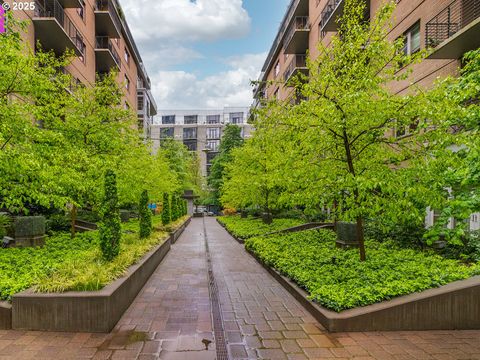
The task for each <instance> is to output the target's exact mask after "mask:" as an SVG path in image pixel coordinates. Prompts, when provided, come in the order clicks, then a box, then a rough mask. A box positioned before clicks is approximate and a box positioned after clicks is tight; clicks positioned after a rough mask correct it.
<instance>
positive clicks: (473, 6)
mask: <svg viewBox="0 0 480 360" xmlns="http://www.w3.org/2000/svg"><path fill="white" fill-rule="evenodd" d="M385 1H386V0H365V3H366V14H365V17H366V18H371V17H373V16H374V14H375V12H376V11H377V10H378V9H379V8H380V7H381V6H382V5H383V4H384V3H385ZM395 1H396V3H397V4H396V9H395V11H394V14H393V26H392V28H391V29H389V32H388V39H389V40H391V41H394V40H395V39H397V38H399V37H403V38H404V40H405V48H404V51H405V53H406V54H413V53H415V52H417V51H420V50H421V49H425V48H429V49H431V50H432V52H431V54H430V55H429V56H428V58H427V59H426V60H425V61H423V62H422V63H420V64H414V65H411V68H405V69H403V70H401V71H406V70H407V69H409V70H410V69H411V70H412V73H411V74H410V76H409V77H408V78H407V79H405V80H403V81H400V82H396V83H394V84H390V90H391V91H392V92H393V93H395V94H407V93H408V92H409V91H412V89H413V87H412V84H414V85H417V86H420V87H423V88H428V87H429V86H431V85H432V84H433V82H434V81H435V79H437V78H439V77H445V76H448V75H456V74H457V73H458V70H459V68H460V67H461V58H462V56H463V55H464V54H465V53H466V52H468V51H470V50H474V49H477V48H479V47H480V0H395ZM344 5H345V0H292V1H291V2H290V4H289V6H288V8H287V11H286V13H285V15H284V18H283V20H282V22H281V25H280V28H279V31H278V33H277V35H276V37H275V40H274V42H273V44H272V46H271V48H270V51H269V53H268V56H267V59H266V60H265V63H264V65H263V68H262V72H261V75H260V78H259V79H258V84H257V85H256V86H255V88H254V90H253V92H254V103H253V105H252V106H253V107H257V106H261V103H262V100H264V99H272V98H277V99H279V100H290V101H292V102H293V101H299V99H298V98H297V96H296V94H295V93H294V92H293V88H291V87H288V85H286V83H287V81H288V80H289V79H290V78H292V77H293V76H295V75H296V74H298V73H299V72H302V73H304V74H306V75H308V69H307V53H308V56H310V58H311V59H315V58H316V57H318V56H319V50H318V44H319V43H320V42H321V43H322V44H323V45H325V46H328V45H329V44H330V42H331V39H332V35H334V34H335V33H336V31H337V27H338V23H337V19H339V17H341V16H342V14H343V9H344ZM437 216H438V214H437V213H435V212H434V211H430V210H429V211H428V212H427V216H426V224H427V226H431V225H432V224H433V223H434V222H435V220H436V217H437ZM453 226H454V221H451V222H450V224H449V227H453ZM470 228H471V229H472V230H477V229H480V214H473V215H472V216H471V218H470Z"/></svg>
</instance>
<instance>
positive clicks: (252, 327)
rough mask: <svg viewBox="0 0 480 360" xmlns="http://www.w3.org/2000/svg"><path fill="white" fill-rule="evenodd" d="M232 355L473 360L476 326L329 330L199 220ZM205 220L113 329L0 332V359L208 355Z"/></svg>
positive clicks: (479, 340)
mask: <svg viewBox="0 0 480 360" xmlns="http://www.w3.org/2000/svg"><path fill="white" fill-rule="evenodd" d="M205 222H206V226H207V235H208V239H209V248H210V253H211V259H212V264H213V270H214V276H215V280H216V282H217V285H218V288H219V292H220V294H219V296H220V300H221V307H222V314H223V323H224V328H225V332H226V339H227V341H228V345H227V346H228V351H229V354H230V358H231V359H271V360H281V359H378V360H389V359H439V360H441V359H479V360H480V331H428V332H381V333H336V334H329V333H328V332H326V331H325V330H324V329H323V328H322V327H321V325H319V324H318V323H317V322H316V321H315V319H314V318H313V317H312V316H311V315H310V314H309V313H308V312H307V311H306V310H305V309H304V308H303V307H302V306H301V305H300V304H299V303H298V302H297V301H296V300H295V299H294V298H293V297H292V296H291V295H290V294H289V293H288V292H287V291H285V290H284V289H283V287H281V285H280V284H278V283H277V282H276V280H275V279H273V278H272V277H271V276H270V275H269V274H268V273H267V272H266V271H265V270H264V269H263V268H262V267H261V266H260V265H259V264H258V263H257V262H256V261H255V260H254V259H253V258H252V257H251V256H250V255H248V254H247V253H246V252H245V250H244V249H243V246H242V245H240V244H238V243H237V242H236V241H235V240H234V239H233V238H232V237H230V236H229V235H228V234H227V233H226V232H225V230H224V229H223V228H222V227H220V226H219V225H218V224H217V223H216V221H215V219H213V218H205ZM204 339H207V340H214V339H213V332H212V325H211V309H210V300H209V288H208V276H207V265H206V259H205V243H204V233H203V219H193V221H192V223H191V224H190V225H189V226H188V227H187V229H186V230H185V232H184V233H183V235H182V236H181V237H180V239H179V241H178V242H177V243H176V244H175V245H174V246H173V247H172V250H171V251H170V253H169V254H168V255H167V256H166V257H165V259H164V261H163V262H162V263H161V264H160V266H159V267H158V268H157V270H156V271H155V273H154V274H153V276H152V277H151V278H150V280H149V281H148V282H147V284H146V285H145V287H144V288H143V290H142V292H141V293H140V294H139V295H138V297H137V299H136V300H135V301H134V303H133V304H132V306H131V307H130V308H129V310H128V311H127V312H126V313H125V315H124V316H123V317H122V319H121V320H120V322H119V324H118V325H117V327H116V328H115V330H114V331H113V332H112V333H111V334H83V333H82V334H71V333H45V332H29V331H27V332H19V331H3V330H0V360H4V359H5V360H7V359H8V360H14V359H15V360H17V359H48V360H52V359H140V360H149V359H167V360H169V359H172V360H177V359H179V360H190V359H191V360H197V359H198V360H210V359H212V360H213V359H215V357H216V356H215V351H214V350H215V344H214V343H212V344H210V346H209V350H208V351H207V350H205V345H204V344H203V342H202V340H204Z"/></svg>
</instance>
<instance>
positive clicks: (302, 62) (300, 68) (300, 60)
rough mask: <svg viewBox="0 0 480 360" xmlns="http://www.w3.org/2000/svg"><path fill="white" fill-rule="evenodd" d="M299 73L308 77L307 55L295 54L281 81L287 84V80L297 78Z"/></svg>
mask: <svg viewBox="0 0 480 360" xmlns="http://www.w3.org/2000/svg"><path fill="white" fill-rule="evenodd" d="M299 73H302V74H304V75H308V68H307V55H305V54H296V55H294V56H293V59H292V61H291V62H290V64H289V65H288V67H287V70H285V73H284V74H283V80H284V81H285V82H288V80H290V79H291V78H293V77H294V76H297V75H298V74H299Z"/></svg>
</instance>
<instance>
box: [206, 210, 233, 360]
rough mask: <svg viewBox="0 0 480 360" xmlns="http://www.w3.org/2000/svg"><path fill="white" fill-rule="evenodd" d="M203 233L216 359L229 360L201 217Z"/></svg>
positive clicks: (216, 289)
mask: <svg viewBox="0 0 480 360" xmlns="http://www.w3.org/2000/svg"><path fill="white" fill-rule="evenodd" d="M203 235H204V238H205V250H206V255H207V268H208V287H209V291H210V303H211V306H212V317H213V333H214V335H215V348H216V351H217V360H229V357H228V351H227V344H226V342H225V330H224V328H223V319H222V310H221V308H220V300H219V298H218V287H217V283H216V281H215V277H214V275H213V269H212V259H211V258H210V249H209V247H208V235H207V226H206V225H205V218H204V219H203Z"/></svg>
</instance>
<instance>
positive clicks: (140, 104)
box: [137, 95, 144, 111]
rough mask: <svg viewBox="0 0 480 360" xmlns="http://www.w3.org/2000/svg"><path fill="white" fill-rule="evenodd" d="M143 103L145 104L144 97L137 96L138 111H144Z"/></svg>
mask: <svg viewBox="0 0 480 360" xmlns="http://www.w3.org/2000/svg"><path fill="white" fill-rule="evenodd" d="M143 103H144V99H143V95H138V96H137V109H138V110H140V111H142V110H143Z"/></svg>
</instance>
